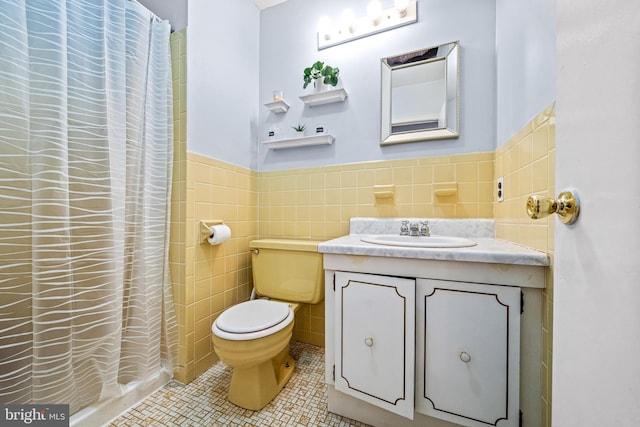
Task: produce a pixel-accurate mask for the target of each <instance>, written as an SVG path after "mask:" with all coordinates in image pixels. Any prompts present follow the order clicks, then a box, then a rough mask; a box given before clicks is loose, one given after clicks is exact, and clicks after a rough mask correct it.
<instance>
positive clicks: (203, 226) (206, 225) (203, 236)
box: [200, 219, 224, 243]
mask: <svg viewBox="0 0 640 427" xmlns="http://www.w3.org/2000/svg"><path fill="white" fill-rule="evenodd" d="M220 224H224V221H223V220H221V219H209V220H200V243H203V242H206V241H207V238H208V237H209V236H211V227H213V226H214V225H220Z"/></svg>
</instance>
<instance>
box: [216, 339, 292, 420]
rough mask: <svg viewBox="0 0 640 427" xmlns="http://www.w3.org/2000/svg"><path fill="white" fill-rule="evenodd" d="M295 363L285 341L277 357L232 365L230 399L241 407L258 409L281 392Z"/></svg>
mask: <svg viewBox="0 0 640 427" xmlns="http://www.w3.org/2000/svg"><path fill="white" fill-rule="evenodd" d="M295 366H296V364H295V362H294V360H293V358H292V357H291V356H290V355H289V345H287V346H286V347H285V348H284V349H283V350H282V351H281V352H280V353H279V354H278V355H277V356H276V357H274V358H273V359H269V360H266V361H264V362H262V363H259V364H258V365H252V366H246V367H236V368H234V369H233V374H232V376H231V384H230V385H229V396H228V398H229V401H230V402H231V403H233V404H235V405H237V406H240V407H241V408H245V409H250V410H253V411H257V410H259V409H262V408H264V407H265V406H266V405H267V403H269V402H271V400H273V398H274V397H276V396H277V395H278V393H280V390H282V387H284V385H285V384H286V383H287V381H289V378H291V375H292V374H293V370H294V368H295Z"/></svg>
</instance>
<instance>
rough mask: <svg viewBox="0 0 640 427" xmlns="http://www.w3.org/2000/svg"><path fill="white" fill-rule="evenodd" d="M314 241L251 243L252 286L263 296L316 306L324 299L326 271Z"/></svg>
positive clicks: (265, 240) (281, 240)
mask: <svg viewBox="0 0 640 427" xmlns="http://www.w3.org/2000/svg"><path fill="white" fill-rule="evenodd" d="M318 243H320V242H316V241H312V240H287V239H262V240H253V241H251V242H250V243H249V247H250V248H251V262H252V269H253V287H254V288H255V290H256V293H257V294H258V295H260V296H266V297H270V298H274V299H279V300H284V301H292V302H302V303H309V304H315V303H318V302H320V301H322V300H323V299H324V270H323V266H322V254H321V253H320V252H318Z"/></svg>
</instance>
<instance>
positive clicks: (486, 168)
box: [258, 152, 494, 346]
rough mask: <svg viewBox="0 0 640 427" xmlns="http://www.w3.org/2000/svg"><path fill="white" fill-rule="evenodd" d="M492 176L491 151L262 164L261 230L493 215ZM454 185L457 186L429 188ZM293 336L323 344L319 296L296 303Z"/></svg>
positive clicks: (345, 229) (315, 235) (333, 230)
mask: <svg viewBox="0 0 640 427" xmlns="http://www.w3.org/2000/svg"><path fill="white" fill-rule="evenodd" d="M493 179H494V153H493V152H491V153H473V154H461V155H452V156H441V157H425V158H415V159H408V160H391V161H379V162H370V163H356V164H349V165H339V166H327V167H320V168H304V169H291V170H285V171H275V172H263V173H260V174H259V176H258V224H259V235H260V238H296V239H311V240H328V239H333V238H335V237H339V236H342V235H345V234H348V233H349V219H350V218H351V217H356V216H361V217H429V218H434V217H442V218H493V197H494V194H493ZM375 185H393V186H394V190H395V194H394V197H393V198H389V199H376V198H375V197H374V186H375ZM452 186H453V188H456V189H457V194H455V195H453V196H446V197H442V196H435V195H434V191H435V190H436V189H440V188H442V187H445V188H451V187H452ZM294 339H296V340H299V341H303V342H308V343H311V344H315V345H320V346H324V302H322V303H320V304H316V305H311V306H309V305H303V306H302V307H301V309H300V311H299V312H298V313H297V315H296V323H295V326H294Z"/></svg>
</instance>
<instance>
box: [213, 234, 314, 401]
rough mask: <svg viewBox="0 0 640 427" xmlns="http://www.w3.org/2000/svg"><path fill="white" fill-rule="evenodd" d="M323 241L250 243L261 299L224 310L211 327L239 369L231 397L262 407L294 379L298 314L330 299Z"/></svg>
mask: <svg viewBox="0 0 640 427" xmlns="http://www.w3.org/2000/svg"><path fill="white" fill-rule="evenodd" d="M318 243H320V242H317V241H310V240H285V239H264V240H254V241H252V242H250V243H249V247H250V248H251V251H252V254H251V263H252V269H253V286H254V290H255V291H256V294H257V296H258V299H253V300H250V301H246V302H242V303H240V304H237V305H234V306H232V307H229V308H228V309H226V310H225V311H223V312H222V313H221V314H220V316H218V318H217V319H216V320H215V322H214V323H213V325H212V327H211V331H212V332H213V335H212V340H213V349H214V351H215V352H216V354H217V355H218V357H219V358H220V360H222V361H223V362H224V363H226V364H227V365H229V366H230V367H231V368H232V369H233V374H232V376H231V384H230V386H229V394H228V398H229V401H230V402H232V403H234V404H235V405H237V406H240V407H242V408H246V409H251V410H258V409H261V408H263V407H264V406H265V405H266V404H267V403H269V402H270V401H271V400H272V399H273V398H274V397H276V396H277V395H278V393H279V392H280V390H281V389H282V387H284V385H285V384H286V383H287V381H289V378H291V374H293V370H294V367H295V362H294V360H293V359H292V358H291V355H290V354H289V342H290V340H291V336H292V334H293V324H294V314H295V312H296V311H297V309H298V306H299V304H300V303H308V304H316V303H318V302H320V301H322V299H323V298H324V271H323V267H322V254H321V253H319V252H318Z"/></svg>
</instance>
